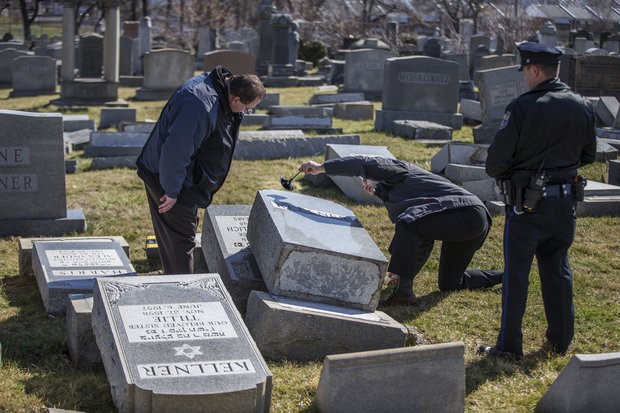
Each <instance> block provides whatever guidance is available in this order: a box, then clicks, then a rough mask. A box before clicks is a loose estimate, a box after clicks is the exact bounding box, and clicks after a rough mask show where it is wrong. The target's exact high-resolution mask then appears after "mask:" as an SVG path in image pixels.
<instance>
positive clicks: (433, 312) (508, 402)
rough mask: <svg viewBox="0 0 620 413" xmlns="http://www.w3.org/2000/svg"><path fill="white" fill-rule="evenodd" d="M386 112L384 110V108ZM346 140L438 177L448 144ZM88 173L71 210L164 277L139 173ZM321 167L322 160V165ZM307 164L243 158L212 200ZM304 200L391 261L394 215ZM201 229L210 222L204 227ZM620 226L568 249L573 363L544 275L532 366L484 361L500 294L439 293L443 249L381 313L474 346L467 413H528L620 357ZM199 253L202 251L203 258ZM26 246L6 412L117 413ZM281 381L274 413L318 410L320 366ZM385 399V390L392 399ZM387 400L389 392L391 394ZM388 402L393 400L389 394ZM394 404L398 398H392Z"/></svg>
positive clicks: (73, 180) (611, 223) (284, 368)
mask: <svg viewBox="0 0 620 413" xmlns="http://www.w3.org/2000/svg"><path fill="white" fill-rule="evenodd" d="M276 91H278V92H280V94H281V95H280V99H281V104H305V103H306V102H307V101H308V100H309V98H310V96H311V95H312V94H313V93H314V88H293V89H277V90H276ZM132 93H133V91H132V90H130V89H121V95H122V97H123V98H125V99H127V100H128V101H129V103H130V107H136V108H137V110H138V118H139V120H144V119H156V118H157V115H158V114H159V111H160V110H161V107H162V106H163V103H164V102H162V101H159V102H135V101H133V100H132ZM7 96H8V90H6V89H3V90H0V102H1V107H2V108H3V109H15V110H28V111H60V110H61V108H57V107H54V106H52V105H49V100H50V97H49V96H47V97H35V98H19V99H7ZM377 105H380V104H379V103H377ZM62 111H63V112H64V113H67V112H69V113H88V114H89V115H90V116H91V118H93V119H99V114H98V111H99V109H98V108H68V109H64V108H63V109H62ZM334 126H335V127H341V128H342V129H343V131H344V133H358V134H360V135H361V138H362V143H363V144H366V145H382V146H386V147H387V148H388V149H389V150H390V152H391V153H393V154H394V155H395V156H396V157H397V158H401V159H405V160H408V161H411V162H415V163H417V164H419V165H420V166H422V167H424V168H427V169H428V168H430V159H431V157H432V156H433V155H434V154H435V153H436V152H437V151H438V150H439V149H440V146H438V145H425V144H421V143H418V142H414V141H407V140H404V139H401V138H397V137H393V136H389V135H387V134H384V133H378V132H375V131H373V123H372V121H363V122H350V121H349V122H345V121H340V120H336V119H335V120H334ZM454 139H456V140H462V141H472V135H471V129H470V128H463V129H462V130H461V131H455V134H454ZM68 157H69V158H73V159H77V161H78V172H77V173H75V174H70V175H67V176H66V186H67V203H68V208H83V209H84V214H85V216H86V220H87V226H88V228H87V231H86V233H84V234H76V235H92V236H114V235H118V236H123V237H124V238H125V239H126V240H127V242H128V243H129V245H130V252H131V261H132V263H133V265H134V266H135V268H136V270H137V271H138V272H139V273H140V274H141V275H143V276H148V275H149V274H157V273H158V272H159V268H158V267H157V266H156V265H154V264H153V263H152V262H149V261H148V260H147V258H146V255H145V252H144V241H145V238H146V236H147V235H149V234H151V233H152V227H151V223H150V217H149V214H148V209H147V205H146V198H145V194H144V188H143V186H142V183H141V181H140V180H139V179H138V177H137V176H136V174H135V171H133V170H129V169H117V170H107V171H91V170H89V166H90V161H89V160H88V159H86V158H84V157H83V156H82V153H81V152H75V153H73V154H70V155H69V156H68ZM312 159H314V160H316V161H321V160H322V156H320V155H317V156H314V157H312ZM303 160H304V159H303V158H294V159H279V160H273V161H240V160H235V161H234V162H233V165H232V170H231V173H230V175H229V177H228V179H227V181H226V183H225V184H224V186H223V187H222V189H221V190H220V192H218V194H217V195H216V197H215V199H214V203H216V204H252V203H253V201H254V198H255V195H256V191H257V190H259V189H281V187H280V184H279V178H280V176H286V177H290V176H292V175H293V174H294V173H295V172H296V170H297V168H298V166H299V164H300V162H301V161H303ZM582 172H583V173H584V174H585V175H586V176H587V177H588V178H589V179H592V180H600V179H601V177H602V176H603V175H604V174H605V172H606V167H605V164H604V163H596V164H594V165H591V166H588V167H586V168H583V170H582ZM295 184H296V187H297V188H296V191H297V192H299V193H303V194H308V195H312V196H317V197H321V198H326V199H329V200H332V201H334V202H337V203H340V204H343V205H344V206H346V207H348V208H350V209H351V210H353V211H354V213H355V214H356V216H357V217H358V218H359V220H360V221H361V223H362V224H363V225H364V227H365V228H366V229H367V230H368V232H369V234H370V235H371V237H372V238H373V239H374V241H375V242H376V243H377V245H378V246H379V248H381V250H382V251H383V252H384V254H385V255H386V257H389V253H388V246H389V242H390V239H391V236H392V233H393V225H392V224H391V223H390V221H389V220H388V218H387V214H386V212H385V209H384V208H383V207H380V206H374V205H357V204H355V203H353V202H351V201H350V200H349V199H348V198H346V197H345V196H344V195H342V194H341V193H340V191H339V190H337V189H336V188H335V187H323V188H315V187H312V186H311V185H309V184H308V183H307V182H306V181H305V180H304V179H300V178H298V179H297V180H296V181H295ZM201 223H202V219H201ZM503 224H504V219H503V218H502V217H494V223H493V227H492V229H491V232H490V234H489V237H488V239H487V241H486V242H485V244H484V245H483V247H482V248H481V249H480V250H479V251H478V252H477V254H476V255H475V257H474V260H473V262H472V264H471V267H476V268H488V269H502V267H503V263H502V231H503ZM619 232H620V218H612V217H602V218H579V219H578V220H577V235H576V238H575V242H574V244H573V246H572V248H571V250H570V260H571V266H572V268H573V272H574V290H575V312H576V320H577V321H576V332H575V338H574V341H573V344H572V345H571V347H570V349H569V353H568V354H567V355H565V356H559V357H552V358H547V357H546V355H545V354H543V353H542V352H541V351H540V347H541V344H542V342H543V339H544V332H545V325H546V323H545V317H544V312H543V308H542V299H541V293H540V282H539V280H538V273H537V270H536V268H535V265H534V266H533V268H532V272H531V274H530V288H529V296H528V305H527V310H526V313H525V318H524V323H523V334H524V351H525V357H524V359H523V360H522V361H520V362H513V361H504V360H494V359H485V358H482V357H480V356H478V355H476V354H475V350H476V348H477V346H478V345H479V344H483V343H490V344H492V343H493V342H494V340H495V338H496V335H497V331H498V329H499V319H500V306H501V288H500V287H494V288H491V289H488V290H482V291H460V292H456V293H440V292H439V291H438V290H437V270H438V268H437V265H438V253H439V245H436V246H435V249H434V250H433V254H432V256H431V258H430V259H429V261H428V262H427V264H426V265H425V266H424V268H423V270H422V271H421V273H420V274H419V275H418V276H417V277H416V280H415V292H416V294H417V296H418V298H419V301H420V304H419V305H418V306H417V307H411V308H388V309H380V310H383V311H385V312H386V313H388V314H389V315H390V316H392V317H393V318H394V319H396V320H397V321H399V322H401V323H403V324H405V325H406V326H408V327H409V328H410V329H411V330H412V331H413V330H415V331H416V333H417V334H416V335H415V336H414V337H415V338H413V339H412V341H413V342H415V343H417V344H432V343H442V342H453V341H461V342H463V343H464V344H465V362H466V399H465V402H466V410H467V411H469V412H498V411H506V412H527V411H532V410H533V408H534V406H535V405H536V402H537V401H538V399H540V397H541V396H542V395H543V394H544V393H545V391H546V390H547V389H548V387H549V386H550V385H551V383H552V382H553V381H554V380H555V378H556V377H557V375H558V374H559V373H560V372H561V371H562V369H563V368H564V367H565V366H566V364H567V363H568V361H569V360H570V358H571V356H572V355H573V354H575V353H601V352H614V351H619V350H620V346H619V345H618V343H619V342H620V321H619V320H620V276H619V274H620V254H618V250H620V239H619V238H618V236H617V234H618V233H619ZM198 252H199V251H198ZM18 272H19V270H18V238H17V237H11V238H3V239H0V343H1V344H2V362H3V365H2V367H1V368H0V411H2V412H41V411H43V410H44V407H52V406H53V407H57V408H62V409H68V410H80V411H87V412H112V411H114V407H113V404H112V400H111V396H110V391H109V386H108V384H107V381H106V377H105V373H104V371H103V368H101V367H97V366H94V367H91V368H77V367H75V366H73V365H72V364H71V362H70V360H69V358H68V355H67V353H66V338H65V334H64V318H63V317H56V318H53V317H49V316H47V315H46V314H45V312H44V309H43V305H42V303H41V299H40V296H39V293H38V291H37V287H36V282H35V280H34V277H21V276H19V275H18ZM268 364H269V367H270V369H271V371H272V373H273V383H274V388H273V393H272V411H273V412H276V413H277V412H314V411H316V406H315V404H314V395H315V392H316V388H317V385H318V381H319V377H320V372H321V367H322V361H321V360H317V361H316V362H307V363H295V362H288V361H279V362H274V361H268ZM386 390H387V389H386ZM386 394H387V393H386ZM386 397H387V396H386ZM392 397H393V396H392Z"/></svg>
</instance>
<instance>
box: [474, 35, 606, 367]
mask: <svg viewBox="0 0 620 413" xmlns="http://www.w3.org/2000/svg"><path fill="white" fill-rule="evenodd" d="M517 49H518V50H519V54H520V56H521V65H520V66H519V69H518V70H519V71H522V72H523V77H524V79H525V83H526V85H527V87H528V89H529V91H528V92H526V93H524V94H522V95H521V96H519V97H517V98H516V99H514V100H513V101H512V102H510V104H508V106H507V107H506V111H505V113H504V118H503V120H502V122H501V125H500V129H499V131H498V132H497V134H496V135H495V140H494V141H493V143H492V144H491V145H490V146H489V150H488V157H487V161H486V171H487V173H488V174H489V175H490V176H492V177H494V178H496V179H497V180H498V183H499V184H500V187H501V188H502V189H503V191H504V194H505V201H506V222H505V227H504V267H505V268H504V282H503V285H504V288H503V295H502V319H501V329H500V332H499V335H498V338H497V342H496V344H495V345H494V346H480V348H479V349H478V351H479V353H482V354H486V355H499V356H504V355H511V356H516V357H517V358H521V357H522V356H523V347H522V338H523V336H522V332H521V323H522V319H523V314H524V312H525V306H526V300H527V288H528V276H529V272H530V268H531V265H532V259H533V258H534V256H536V261H537V263H538V272H539V275H540V284H541V290H542V298H543V304H544V308H545V315H546V317H547V331H546V341H545V343H544V344H543V349H544V350H546V351H548V352H550V353H558V354H563V353H565V352H566V350H567V349H568V346H569V344H570V342H571V340H572V338H573V333H574V309H573V275H572V272H571V268H570V264H569V262H568V255H567V253H568V248H569V247H570V245H571V243H572V242H573V239H574V236H575V227H576V225H575V221H576V220H575V206H576V200H580V199H583V188H584V186H585V180H584V179H583V178H581V177H578V176H577V168H579V167H580V166H583V165H586V164H589V163H592V162H593V161H594V158H595V155H596V137H595V134H594V123H595V118H594V111H593V109H592V105H591V104H590V103H589V102H588V100H586V99H585V98H583V97H582V96H580V95H578V94H576V93H573V92H572V91H571V90H570V89H569V87H568V86H567V85H565V84H564V83H562V82H560V80H559V79H558V78H557V76H558V67H559V63H560V56H561V54H562V53H561V52H560V51H559V50H558V49H556V48H554V47H548V46H545V45H543V44H539V43H533V42H524V43H521V44H519V45H518V46H517Z"/></svg>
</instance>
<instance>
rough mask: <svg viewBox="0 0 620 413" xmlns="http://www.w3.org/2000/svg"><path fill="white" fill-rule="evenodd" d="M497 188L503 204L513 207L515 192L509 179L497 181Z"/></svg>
mask: <svg viewBox="0 0 620 413" xmlns="http://www.w3.org/2000/svg"><path fill="white" fill-rule="evenodd" d="M497 186H498V187H499V193H500V195H501V196H502V200H503V201H504V204H506V205H509V206H512V205H515V191H514V185H513V183H512V181H511V180H510V179H503V180H498V181H497Z"/></svg>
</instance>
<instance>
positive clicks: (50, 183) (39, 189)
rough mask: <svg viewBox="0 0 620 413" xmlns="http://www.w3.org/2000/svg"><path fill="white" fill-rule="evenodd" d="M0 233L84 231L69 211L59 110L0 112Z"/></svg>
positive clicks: (76, 212) (77, 212)
mask: <svg viewBox="0 0 620 413" xmlns="http://www.w3.org/2000/svg"><path fill="white" fill-rule="evenodd" d="M0 131H1V132H0V133H2V140H1V141H0V236H4V235H21V236H41V235H44V236H58V235H64V234H66V233H70V232H74V231H76V232H82V231H84V230H85V229H86V221H85V219H84V212H83V211H82V210H81V209H73V210H67V199H66V196H67V195H66V186H65V160H64V151H65V149H64V141H63V133H62V117H61V116H60V114H59V113H31V112H20V111H13V110H0Z"/></svg>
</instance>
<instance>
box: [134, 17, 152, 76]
mask: <svg viewBox="0 0 620 413" xmlns="http://www.w3.org/2000/svg"><path fill="white" fill-rule="evenodd" d="M152 29H153V27H152V24H151V18H150V17H149V16H145V17H141V18H140V23H139V26H138V39H137V48H136V56H135V59H136V60H135V62H134V72H135V73H136V74H144V55H145V54H146V53H147V52H149V51H150V50H151V48H152V47H153V34H152V33H151V32H152Z"/></svg>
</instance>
